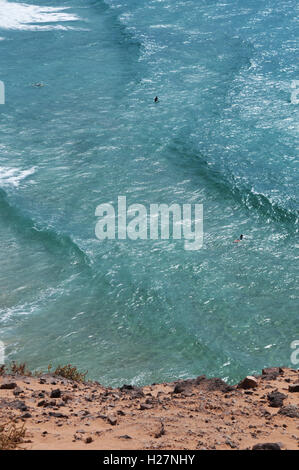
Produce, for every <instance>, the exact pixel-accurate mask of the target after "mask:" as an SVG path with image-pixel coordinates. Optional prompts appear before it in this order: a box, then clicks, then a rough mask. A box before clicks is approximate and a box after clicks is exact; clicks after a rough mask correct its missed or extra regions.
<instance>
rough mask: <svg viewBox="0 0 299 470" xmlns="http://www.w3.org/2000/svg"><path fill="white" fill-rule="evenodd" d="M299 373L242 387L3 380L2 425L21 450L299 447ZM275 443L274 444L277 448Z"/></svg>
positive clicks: (269, 372) (271, 372)
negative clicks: (21, 432)
mask: <svg viewBox="0 0 299 470" xmlns="http://www.w3.org/2000/svg"><path fill="white" fill-rule="evenodd" d="M296 384H299V371H298V370H294V369H287V368H272V369H265V370H264V371H263V373H262V375H260V376H255V377H251V378H250V377H249V378H247V379H245V380H244V381H243V382H241V383H240V384H239V385H236V386H233V387H231V386H228V385H226V384H225V383H224V382H223V381H221V380H220V379H206V378H205V376H200V377H198V378H197V379H194V380H186V381H177V382H173V383H163V384H157V385H156V384H154V385H151V386H146V387H141V388H139V387H132V386H126V385H125V386H123V387H121V388H117V389H112V388H106V387H103V386H101V385H100V384H99V383H97V382H87V383H77V382H73V381H70V380H67V379H64V378H61V377H57V376H53V375H51V374H45V375H42V376H40V377H27V376H18V375H16V376H12V375H4V376H2V377H0V425H1V424H3V423H5V422H7V421H8V420H11V419H12V418H13V419H15V420H16V421H17V425H21V424H22V423H24V426H25V428H26V433H25V437H24V441H23V443H22V444H21V445H20V448H21V449H105V450H108V449H111V450H112V449H121V450H123V449H177V450H178V449H187V450H193V449H199V450H200V449H228V450H232V449H252V448H253V446H255V445H257V444H265V443H272V444H273V443H274V444H276V445H278V446H279V448H281V449H299V385H296ZM274 447H275V446H274Z"/></svg>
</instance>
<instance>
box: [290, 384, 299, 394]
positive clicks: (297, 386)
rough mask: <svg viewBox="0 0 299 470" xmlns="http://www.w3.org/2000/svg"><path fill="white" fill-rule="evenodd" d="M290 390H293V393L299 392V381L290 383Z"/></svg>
mask: <svg viewBox="0 0 299 470" xmlns="http://www.w3.org/2000/svg"><path fill="white" fill-rule="evenodd" d="M289 392H292V393H294V392H299V383H298V384H292V385H289Z"/></svg>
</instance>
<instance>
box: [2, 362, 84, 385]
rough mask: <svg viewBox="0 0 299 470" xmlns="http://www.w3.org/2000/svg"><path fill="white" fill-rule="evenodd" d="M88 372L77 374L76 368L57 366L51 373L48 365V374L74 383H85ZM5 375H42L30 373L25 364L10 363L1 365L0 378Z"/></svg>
mask: <svg viewBox="0 0 299 470" xmlns="http://www.w3.org/2000/svg"><path fill="white" fill-rule="evenodd" d="M87 373H88V372H79V371H78V369H77V367H76V366H72V365H71V364H67V365H65V366H61V365H59V366H58V367H56V369H55V370H54V371H52V364H49V365H48V374H52V375H57V376H60V377H64V378H65V379H69V380H74V381H75V382H85V377H86V375H87ZM5 374H12V375H25V376H28V377H31V376H33V375H34V376H40V375H42V374H43V372H42V371H38V372H34V373H32V372H31V371H30V370H29V369H28V368H27V365H26V363H25V362H23V363H17V362H15V361H14V362H12V363H11V364H10V365H9V366H5V365H1V366H0V376H3V375H5Z"/></svg>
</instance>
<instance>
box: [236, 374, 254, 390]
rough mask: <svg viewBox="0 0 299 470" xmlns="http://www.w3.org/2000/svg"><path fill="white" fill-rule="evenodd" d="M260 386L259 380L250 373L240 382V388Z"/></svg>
mask: <svg viewBox="0 0 299 470" xmlns="http://www.w3.org/2000/svg"><path fill="white" fill-rule="evenodd" d="M257 386H258V381H257V379H256V378H255V377H253V376H252V375H248V376H247V377H245V379H243V380H242V381H241V382H239V383H238V388H243V389H245V390H247V389H249V388H256V387H257Z"/></svg>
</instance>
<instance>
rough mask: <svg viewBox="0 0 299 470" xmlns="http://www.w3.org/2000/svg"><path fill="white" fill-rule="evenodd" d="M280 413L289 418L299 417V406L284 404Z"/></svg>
mask: <svg viewBox="0 0 299 470" xmlns="http://www.w3.org/2000/svg"><path fill="white" fill-rule="evenodd" d="M278 414H280V415H284V416H288V417H289V418H299V407H298V406H296V405H287V406H283V407H282V408H280V410H279V412H278Z"/></svg>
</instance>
